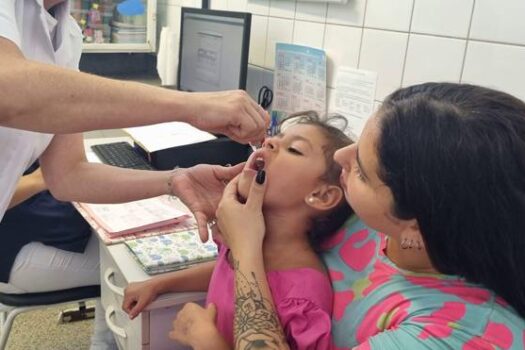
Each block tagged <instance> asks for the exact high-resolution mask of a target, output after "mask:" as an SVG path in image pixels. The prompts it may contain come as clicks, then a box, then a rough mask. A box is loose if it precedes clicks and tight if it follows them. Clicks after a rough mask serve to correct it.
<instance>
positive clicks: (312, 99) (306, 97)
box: [272, 43, 326, 122]
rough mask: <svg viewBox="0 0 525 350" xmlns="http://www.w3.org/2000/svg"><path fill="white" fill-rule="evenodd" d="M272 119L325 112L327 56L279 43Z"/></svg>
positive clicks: (310, 48) (276, 55)
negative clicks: (300, 112)
mask: <svg viewBox="0 0 525 350" xmlns="http://www.w3.org/2000/svg"><path fill="white" fill-rule="evenodd" d="M273 91H274V102H273V103H274V105H273V112H272V119H273V120H277V122H278V121H279V120H280V119H281V118H282V117H283V116H284V115H286V114H289V113H295V112H299V111H305V110H315V111H317V112H319V113H320V114H324V113H325V112H326V54H325V52H324V51H323V50H319V49H315V48H312V47H307V46H301V45H293V44H283V43H277V46H276V51H275V71H274V82H273Z"/></svg>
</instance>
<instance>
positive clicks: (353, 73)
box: [333, 67, 377, 137]
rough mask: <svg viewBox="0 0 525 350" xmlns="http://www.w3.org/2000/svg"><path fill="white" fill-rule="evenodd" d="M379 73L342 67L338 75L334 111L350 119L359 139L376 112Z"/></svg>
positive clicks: (349, 122)
mask: <svg viewBox="0 0 525 350" xmlns="http://www.w3.org/2000/svg"><path fill="white" fill-rule="evenodd" d="M376 83H377V73H376V72H371V71H366V70H362V69H354V68H350V67H340V68H339V69H338V72H337V75H336V83H335V96H334V102H333V111H334V112H336V113H339V114H342V115H343V116H345V117H346V118H347V119H348V127H349V129H350V132H351V133H352V134H353V136H354V137H358V136H359V135H360V134H361V131H362V130H363V127H364V126H365V123H366V120H367V119H368V117H370V115H371V114H372V113H373V111H374V98H375V92H376Z"/></svg>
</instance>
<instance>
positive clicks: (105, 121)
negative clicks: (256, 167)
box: [0, 37, 268, 142]
mask: <svg viewBox="0 0 525 350" xmlns="http://www.w3.org/2000/svg"><path fill="white" fill-rule="evenodd" d="M0 91H2V97H1V98H0V125H1V126H7V127H12V128H18V129H24V130H31V131H38V132H45V133H54V134H63V133H75V132H81V131H89V130H97V129H112V128H121V127H128V126H138V125H145V124H153V123H160V122H167V121H184V122H188V123H190V124H192V125H194V126H195V127H197V128H200V129H203V130H207V131H210V132H214V133H221V134H225V135H228V136H230V137H231V138H233V139H235V140H237V141H241V142H248V141H255V140H261V139H262V138H263V137H264V133H265V128H266V125H267V123H268V116H267V115H266V113H265V112H264V110H262V108H261V107H259V106H258V105H257V104H256V103H255V101H253V100H252V99H251V98H250V97H249V96H248V95H247V94H246V92H244V91H240V90H239V91H230V92H217V93H186V92H180V91H174V90H168V89H164V88H160V87H154V86H149V85H145V84H140V83H135V82H124V81H119V80H113V79H106V78H102V77H98V76H95V75H91V74H86V73H79V72H76V71H73V70H71V69H65V68H60V67H57V66H53V65H49V64H44V63H39V62H34V61H31V60H28V59H26V58H25V57H24V56H23V54H22V52H21V51H20V50H19V48H18V47H17V46H16V45H15V44H14V43H13V42H12V41H10V40H8V39H5V38H3V37H0Z"/></svg>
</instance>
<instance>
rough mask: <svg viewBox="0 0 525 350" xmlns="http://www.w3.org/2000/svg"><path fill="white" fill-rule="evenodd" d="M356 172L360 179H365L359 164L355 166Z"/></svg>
mask: <svg viewBox="0 0 525 350" xmlns="http://www.w3.org/2000/svg"><path fill="white" fill-rule="evenodd" d="M354 172H355V174H356V176H357V178H358V179H359V180H361V181H365V177H364V176H363V173H361V169H359V167H358V166H357V165H356V166H354Z"/></svg>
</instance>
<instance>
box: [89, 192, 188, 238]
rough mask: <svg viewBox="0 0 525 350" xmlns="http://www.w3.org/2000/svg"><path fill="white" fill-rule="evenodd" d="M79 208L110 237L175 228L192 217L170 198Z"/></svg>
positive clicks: (90, 205) (91, 205)
mask: <svg viewBox="0 0 525 350" xmlns="http://www.w3.org/2000/svg"><path fill="white" fill-rule="evenodd" d="M80 206H81V207H82V208H83V209H84V210H85V211H86V212H87V214H88V215H89V216H90V217H91V219H93V221H95V222H96V223H97V224H98V226H100V227H101V228H102V229H104V231H105V232H106V233H107V234H108V235H110V236H122V235H127V234H131V233H135V232H140V231H145V230H152V229H155V228H159V227H168V226H174V225H176V224H178V223H180V222H182V221H184V220H186V219H188V218H190V217H191V216H190V215H189V214H188V213H187V212H184V211H182V210H179V209H178V208H177V204H176V203H172V202H171V201H170V198H169V196H159V197H154V198H149V199H143V200H138V201H134V202H128V203H120V204H89V203H80Z"/></svg>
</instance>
